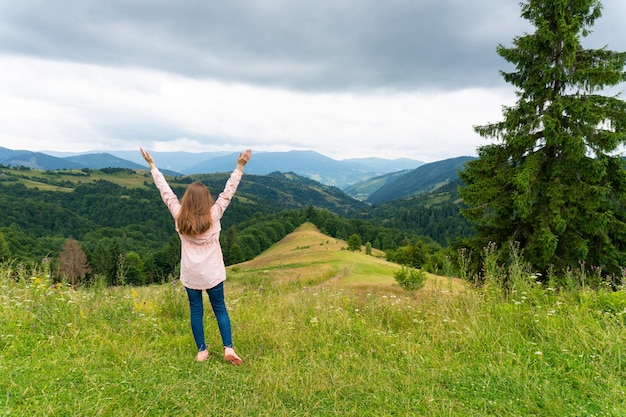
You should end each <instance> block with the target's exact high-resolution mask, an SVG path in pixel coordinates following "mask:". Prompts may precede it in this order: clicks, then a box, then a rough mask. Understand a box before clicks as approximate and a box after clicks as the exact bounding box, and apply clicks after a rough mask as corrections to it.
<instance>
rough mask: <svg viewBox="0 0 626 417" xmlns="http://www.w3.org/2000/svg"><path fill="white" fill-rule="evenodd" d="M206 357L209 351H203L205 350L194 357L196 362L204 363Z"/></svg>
mask: <svg viewBox="0 0 626 417" xmlns="http://www.w3.org/2000/svg"><path fill="white" fill-rule="evenodd" d="M208 357H209V351H208V350H207V349H205V350H202V351H200V352H198V355H197V356H196V360H197V361H198V362H204V361H205V360H207V358H208Z"/></svg>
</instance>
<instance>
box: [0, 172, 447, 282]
mask: <svg viewBox="0 0 626 417" xmlns="http://www.w3.org/2000/svg"><path fill="white" fill-rule="evenodd" d="M227 177H228V174H225V173H221V174H213V175H208V174H205V175H198V176H182V177H168V180H169V182H170V185H171V186H172V189H173V190H174V192H175V193H176V194H177V195H179V196H182V194H183V193H184V190H185V187H186V186H187V185H188V184H190V183H191V182H193V181H194V180H201V181H202V182H203V183H205V184H206V185H207V186H208V187H209V188H210V189H211V190H212V192H213V194H214V196H217V194H218V193H219V192H220V191H221V190H222V189H223V187H224V184H225V182H226V180H227ZM0 210H1V212H2V214H3V215H2V216H1V217H0V246H1V245H2V244H4V246H6V248H7V251H6V252H7V253H4V254H3V253H2V252H0V258H3V259H0V261H2V260H4V261H13V262H33V263H40V262H41V260H42V259H49V260H51V261H52V268H53V270H54V267H55V260H56V259H57V258H58V257H62V256H63V252H64V250H65V248H64V245H65V244H66V243H67V241H68V239H69V238H73V239H75V240H76V241H77V242H78V243H79V244H80V248H81V250H82V251H84V252H85V254H86V256H87V259H88V268H86V269H85V271H84V277H83V279H89V277H90V276H94V275H100V276H106V277H107V280H108V282H109V283H110V284H116V283H119V282H121V281H123V282H129V283H135V284H143V283H146V280H147V279H148V278H147V277H159V279H165V278H166V277H167V276H169V275H172V274H175V273H176V272H175V271H176V268H177V266H178V261H179V251H180V242H179V239H178V236H176V234H175V230H174V227H173V221H172V219H171V217H170V214H169V212H168V211H167V209H166V207H165V205H164V204H163V203H162V201H161V199H160V196H159V193H158V191H157V190H156V188H155V187H154V185H153V183H152V178H151V176H150V174H149V172H148V171H145V170H142V171H134V170H131V169H111V168H107V169H102V170H89V169H82V170H62V171H39V170H33V169H29V168H24V167H21V168H16V169H14V168H7V167H0ZM371 210H372V207H371V206H369V205H367V204H365V203H362V202H360V201H357V200H355V199H353V198H351V197H349V196H348V195H346V194H345V193H343V192H342V191H341V190H339V189H338V188H336V187H332V186H327V185H323V184H320V183H318V182H316V181H313V180H311V179H309V178H304V177H300V176H298V175H295V174H292V173H287V174H282V173H272V174H270V175H267V176H264V175H244V178H243V180H242V182H241V184H240V186H239V190H238V192H237V194H236V196H235V198H234V200H233V202H232V203H231V205H230V207H229V209H228V211H227V214H226V215H225V216H224V218H223V220H222V236H221V238H222V245H223V248H224V256H225V260H226V262H227V264H233V263H238V262H241V261H245V260H248V259H251V258H253V257H255V256H256V255H258V254H259V253H261V252H262V251H263V250H265V249H267V248H268V247H269V246H271V245H272V244H273V243H275V242H277V241H278V240H280V239H281V238H282V237H284V236H285V235H286V234H288V233H290V232H291V231H292V230H293V229H294V228H295V227H297V226H299V225H300V224H302V223H303V222H305V221H311V222H313V223H314V224H315V225H316V226H318V227H319V228H320V230H323V231H324V232H325V233H327V234H328V235H329V236H334V237H337V238H340V239H345V240H348V238H349V237H351V236H352V235H356V236H358V238H359V240H360V241H361V242H362V244H363V245H366V244H368V245H370V246H371V247H373V248H377V249H382V250H385V251H386V252H387V253H388V256H389V257H390V259H394V260H402V259H404V261H405V262H407V263H413V264H420V265H421V264H424V263H425V262H426V260H427V258H428V256H430V254H432V253H434V252H436V251H438V250H441V249H442V248H441V247H439V246H438V245H437V244H435V243H434V242H435V241H442V240H441V239H438V238H437V239H434V238H431V237H428V236H420V233H416V232H415V230H411V227H401V223H400V222H394V223H393V225H392V224H391V223H389V222H387V223H388V224H385V222H384V221H381V222H378V217H374V216H372V217H370V216H369V213H370V211H371ZM377 212H378V213H381V209H378V210H377ZM392 216H395V214H392ZM381 218H382V215H381ZM410 221H413V219H410ZM418 242H423V243H424V244H423V245H422V244H419V247H420V250H419V254H416V253H415V251H414V247H417V246H414V245H418ZM407 247H408V248H409V249H410V250H408V251H407V250H405V248H407ZM411 258H414V259H411ZM87 270H88V271H87Z"/></svg>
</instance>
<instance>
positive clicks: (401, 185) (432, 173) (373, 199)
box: [365, 156, 475, 204]
mask: <svg viewBox="0 0 626 417" xmlns="http://www.w3.org/2000/svg"><path fill="white" fill-rule="evenodd" d="M472 159H475V158H473V157H470V156H460V157H458V158H451V159H446V160H443V161H439V162H433V163H430V164H426V165H422V166H420V167H419V168H416V169H414V170H411V171H409V172H407V173H406V174H404V175H402V176H400V177H398V178H397V179H396V180H395V181H393V182H392V183H390V184H389V185H387V186H385V187H383V188H380V189H379V190H377V191H376V192H374V193H372V194H371V195H370V196H369V197H368V198H367V199H366V200H365V201H366V202H368V203H371V204H380V203H384V202H387V201H392V200H396V199H399V198H405V197H411V196H414V195H419V194H425V193H428V192H431V191H436V190H437V189H438V188H440V187H443V186H445V185H447V184H449V183H451V182H455V181H457V180H458V178H459V176H458V172H459V171H460V170H462V169H463V168H464V166H465V163H466V162H468V161H471V160H472Z"/></svg>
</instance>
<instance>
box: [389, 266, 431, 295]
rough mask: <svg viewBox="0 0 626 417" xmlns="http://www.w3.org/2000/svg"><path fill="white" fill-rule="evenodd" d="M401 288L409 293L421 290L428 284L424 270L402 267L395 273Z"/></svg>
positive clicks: (394, 275)
mask: <svg viewBox="0 0 626 417" xmlns="http://www.w3.org/2000/svg"><path fill="white" fill-rule="evenodd" d="M393 277H394V278H395V279H396V282H397V283H398V285H400V287H402V288H403V289H405V290H408V291H415V290H419V289H420V288H422V287H423V286H424V284H426V273H425V272H424V271H422V270H418V269H414V268H409V267H406V266H402V267H401V268H400V270H398V271H395V272H394V273H393Z"/></svg>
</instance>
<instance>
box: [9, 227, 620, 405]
mask: <svg viewBox="0 0 626 417" xmlns="http://www.w3.org/2000/svg"><path fill="white" fill-rule="evenodd" d="M346 246H347V245H346V244H345V243H344V242H342V241H338V240H334V239H330V238H328V237H326V236H324V235H322V234H320V233H319V232H318V231H317V230H315V228H313V227H311V226H310V225H307V224H305V225H303V226H302V227H300V228H299V229H297V230H296V231H295V232H294V233H292V234H290V235H288V236H287V237H286V238H284V239H283V240H282V241H281V242H279V243H278V244H276V245H275V246H273V247H271V248H270V249H269V250H267V251H266V252H264V253H263V254H262V255H261V256H259V257H258V258H257V259H254V260H252V261H249V262H246V263H242V264H239V265H235V266H232V267H230V268H229V273H228V280H227V281H226V286H225V288H226V297H227V304H228V307H229V313H230V317H231V321H232V325H233V336H234V342H235V346H236V348H237V351H238V353H239V354H240V355H241V356H242V358H243V359H244V364H243V365H242V366H241V367H233V366H231V365H230V364H228V363H226V362H225V361H224V360H223V358H222V354H223V351H222V347H221V343H220V339H219V335H218V332H217V326H216V324H215V320H214V319H213V317H212V315H211V313H210V308H208V306H207V309H206V312H207V314H206V316H205V329H206V337H207V343H208V345H209V352H210V356H209V359H208V360H207V361H206V362H202V363H198V362H195V360H194V358H195V353H196V352H195V351H194V350H195V349H194V343H193V338H192V336H191V330H190V328H189V317H188V315H189V312H188V306H187V299H186V294H185V290H184V288H182V287H181V285H180V284H179V283H178V282H177V281H174V282H169V283H164V284H162V285H152V286H149V287H138V288H135V287H128V286H125V287H115V288H104V287H102V286H100V285H97V284H96V285H94V286H93V287H91V288H87V289H78V290H72V289H70V288H68V287H67V286H63V285H55V286H51V282H50V280H49V278H48V276H47V275H46V271H45V269H35V270H32V271H30V270H25V269H24V268H20V267H19V266H16V265H11V264H4V265H1V266H0V325H1V327H0V329H1V331H0V393H2V394H1V396H0V411H1V412H2V414H3V415H12V416H13V415H15V416H51V415H59V416H61V415H63V416H66V415H68V416H69V415H71V416H95V415H102V416H159V417H161V416H198V415H202V416H218V415H219V416H221V415H228V416H268V417H269V416H271V417H275V416H305V417H312V416H354V417H364V416H365V417H369V416H376V417H379V416H431V417H435V416H437V417H438V416H463V417H467V416H469V417H478V416H481V417H482V416H512V417H515V416H528V415H535V416H544V415H545V416H574V415H576V416H591V415H594V416H623V415H626V403H625V401H624V392H625V391H626V382H625V381H626V367H625V366H624V360H623V357H624V356H623V340H624V337H625V335H626V322H625V321H624V315H623V314H624V313H623V311H622V310H623V309H624V308H625V306H626V297H624V296H623V295H624V294H626V293H624V292H623V291H622V292H617V293H613V292H595V293H594V292H587V291H583V292H576V293H567V292H558V291H554V289H544V288H540V287H538V286H537V285H536V284H535V283H534V280H533V279H532V277H530V280H528V278H527V279H526V281H525V284H524V285H521V284H522V282H517V284H516V285H520V286H518V287H517V288H518V291H516V292H514V293H511V295H510V296H509V297H503V296H502V292H501V291H500V290H498V289H495V288H494V289H491V290H490V289H489V288H486V289H485V290H484V291H480V290H477V289H473V288H470V287H469V286H467V285H463V283H461V282H460V281H457V280H455V279H449V278H442V277H436V276H430V277H429V280H428V282H429V284H428V286H427V287H425V288H423V289H421V290H420V291H418V292H416V293H411V292H406V291H403V290H401V289H400V288H399V287H398V286H397V285H395V284H394V283H393V281H392V280H391V279H390V273H391V272H392V271H393V270H394V269H395V268H397V266H396V265H393V264H388V263H386V262H385V261H384V260H382V259H380V258H378V257H376V256H368V255H365V254H363V253H358V252H355V253H351V252H348V251H347V250H345V249H343V248H344V247H346ZM342 249H343V250H342ZM374 255H376V254H374ZM43 267H45V265H43V266H42V268H43ZM205 299H206V297H205ZM205 303H207V301H205ZM624 311H626V310H624Z"/></svg>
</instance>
